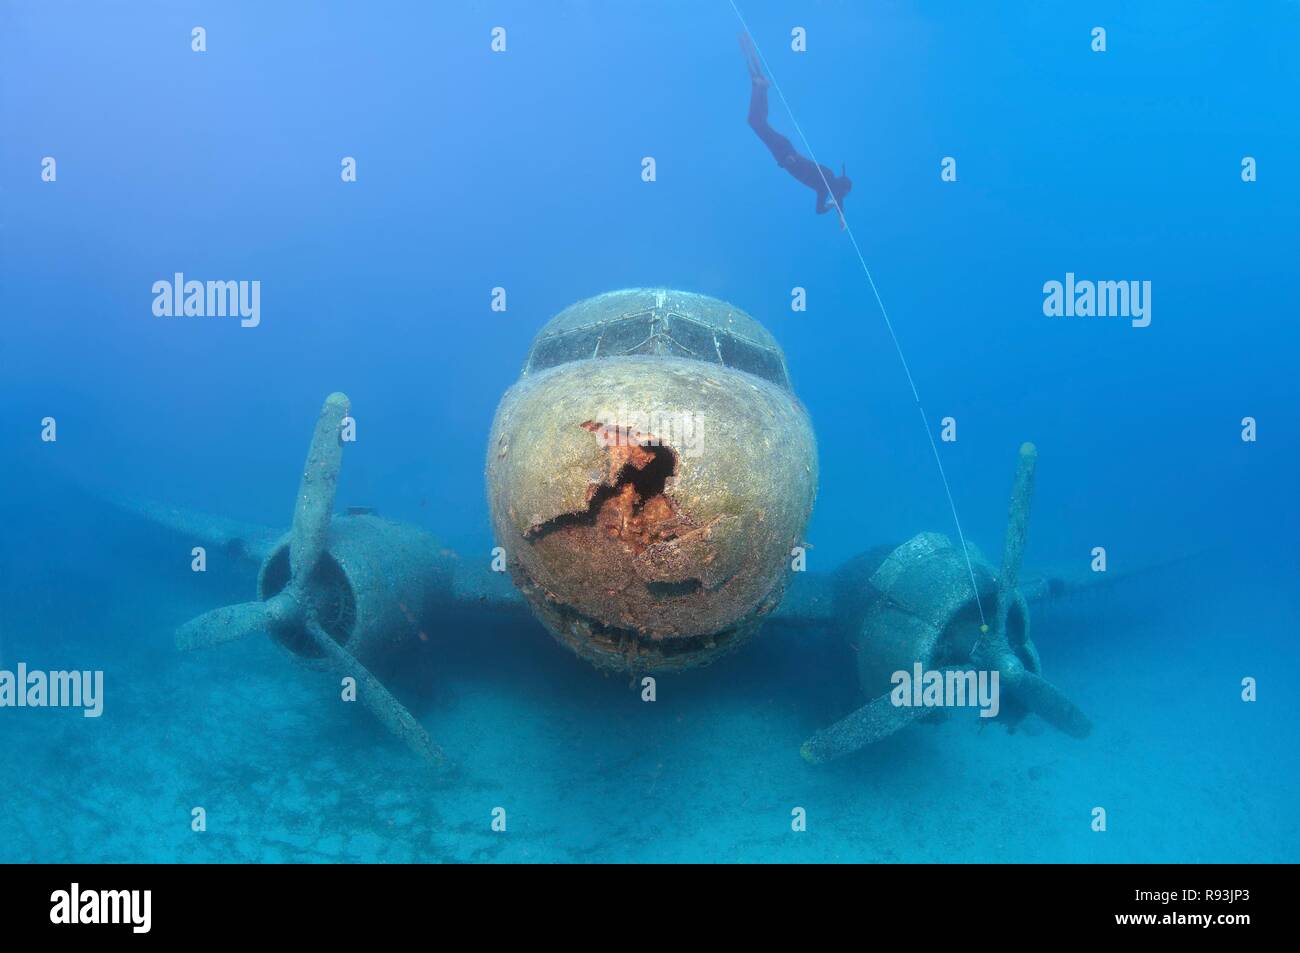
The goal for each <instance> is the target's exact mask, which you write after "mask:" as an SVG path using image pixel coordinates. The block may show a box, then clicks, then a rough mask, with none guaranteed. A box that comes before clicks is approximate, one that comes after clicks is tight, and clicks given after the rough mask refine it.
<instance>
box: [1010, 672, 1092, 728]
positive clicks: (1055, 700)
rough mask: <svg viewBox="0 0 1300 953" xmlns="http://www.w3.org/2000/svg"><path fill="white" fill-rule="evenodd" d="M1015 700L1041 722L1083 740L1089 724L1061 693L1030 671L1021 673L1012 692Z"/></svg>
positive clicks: (1086, 717) (1081, 713)
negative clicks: (1019, 701) (1021, 703)
mask: <svg viewBox="0 0 1300 953" xmlns="http://www.w3.org/2000/svg"><path fill="white" fill-rule="evenodd" d="M1012 691H1013V692H1014V693H1015V695H1016V697H1017V698H1018V699H1020V700H1021V701H1022V702H1024V703H1025V706H1026V707H1027V708H1028V709H1029V710H1030V711H1032V712H1033V713H1034V714H1036V715H1038V717H1040V718H1042V719H1043V721H1045V722H1047V723H1048V724H1049V725H1051V726H1052V727H1054V728H1058V729H1060V730H1061V731H1063V732H1065V733H1066V734H1067V735H1070V736H1071V737H1072V738H1086V737H1088V735H1089V734H1091V732H1092V721H1091V720H1089V718H1088V716H1087V715H1085V714H1084V713H1083V712H1082V711H1081V710H1080V709H1079V707H1078V706H1077V705H1075V704H1074V702H1072V701H1070V699H1068V698H1066V697H1065V695H1063V694H1062V693H1061V690H1060V689H1059V688H1057V687H1056V686H1055V685H1053V684H1052V683H1051V682H1049V681H1048V680H1047V679H1045V678H1043V677H1042V676H1041V675H1035V674H1034V673H1033V672H1022V673H1021V674H1020V676H1019V677H1018V678H1017V679H1016V682H1015V687H1014V688H1013V689H1012Z"/></svg>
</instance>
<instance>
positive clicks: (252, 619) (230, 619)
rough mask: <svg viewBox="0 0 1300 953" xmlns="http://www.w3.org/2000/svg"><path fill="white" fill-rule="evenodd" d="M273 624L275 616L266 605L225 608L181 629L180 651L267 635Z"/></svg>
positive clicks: (177, 641) (199, 617)
mask: <svg viewBox="0 0 1300 953" xmlns="http://www.w3.org/2000/svg"><path fill="white" fill-rule="evenodd" d="M270 624H271V615H270V613H269V612H268V611H267V606H266V603H265V602H241V603H239V604H238V605H233V606H222V607H221V608H220V609H213V610H212V611H211V612H205V613H203V615H201V616H197V617H196V618H193V619H190V621H189V622H186V623H185V624H184V625H183V626H181V627H180V628H179V629H177V630H176V647H177V648H179V649H184V650H186V651H188V650H189V649H199V648H207V647H209V646H212V645H220V644H221V643H223V642H234V641H235V640H236V639H242V638H243V637H244V636H246V635H252V634H253V633H254V632H265V631H266V630H267V629H268V628H269V627H270Z"/></svg>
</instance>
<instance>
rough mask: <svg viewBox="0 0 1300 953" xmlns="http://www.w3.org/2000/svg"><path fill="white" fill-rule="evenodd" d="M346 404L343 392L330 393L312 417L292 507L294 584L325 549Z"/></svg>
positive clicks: (300, 582)
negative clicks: (313, 419)
mask: <svg viewBox="0 0 1300 953" xmlns="http://www.w3.org/2000/svg"><path fill="white" fill-rule="evenodd" d="M349 409H350V405H349V403H348V398H347V395H346V394H340V393H333V394H330V395H329V396H328V397H326V398H325V404H324V406H322V407H321V409H320V417H318V418H317V419H316V430H315V431H314V432H313V433H312V435H311V446H310V447H309V448H308V449H307V463H306V465H305V466H304V467H303V471H302V482H301V483H299V484H298V502H297V503H296V504H295V506H294V510H293V535H292V538H291V540H290V543H289V569H290V572H291V573H292V574H293V579H294V582H295V584H297V585H299V586H301V585H303V584H305V583H306V581H307V577H308V576H309V575H311V571H312V569H314V568H315V566H316V563H317V562H318V561H319V560H320V557H321V555H322V554H323V553H324V552H325V547H326V544H327V541H328V537H329V528H330V514H331V513H332V512H333V510H334V491H335V490H336V489H337V488H338V482H339V467H340V466H342V464H343V441H342V440H341V439H340V433H339V430H340V428H341V427H342V426H343V418H345V417H346V416H347V415H348V411H349Z"/></svg>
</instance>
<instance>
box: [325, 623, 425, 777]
mask: <svg viewBox="0 0 1300 953" xmlns="http://www.w3.org/2000/svg"><path fill="white" fill-rule="evenodd" d="M307 631H308V632H309V633H311V637H312V638H313V639H314V640H315V642H316V644H317V645H318V646H319V647H320V648H321V650H322V651H323V652H324V653H325V655H326V657H327V658H328V659H329V660H330V661H331V662H333V663H334V667H335V669H336V670H337V671H338V673H339V674H340V675H350V676H352V677H353V678H355V679H356V680H357V683H358V689H359V691H358V695H359V697H360V699H361V702H362V704H364V705H365V706H366V707H367V708H369V709H370V712H371V714H373V715H374V716H375V717H376V718H378V719H379V720H380V721H381V722H383V724H384V727H385V728H387V729H388V730H389V731H391V732H392V733H393V734H394V735H396V736H397V737H398V738H400V739H401V740H402V741H404V742H405V743H406V746H407V747H408V748H410V749H411V750H412V751H414V752H415V753H416V754H417V755H419V756H420V758H422V759H423V760H424V761H425V762H426V763H428V764H430V765H432V766H433V767H435V768H438V769H443V768H445V767H446V766H447V758H446V756H445V755H444V754H443V753H442V749H441V748H439V747H438V746H437V745H436V744H434V743H433V739H432V738H430V737H429V733H428V732H427V731H425V730H424V727H423V726H422V725H421V724H420V723H419V722H418V721H416V720H415V716H414V715H412V714H411V713H410V712H409V711H407V710H406V706H405V705H403V704H402V703H401V702H399V701H398V700H397V699H396V698H394V697H393V695H392V692H390V691H389V690H388V689H386V688H385V687H384V686H383V684H382V683H381V682H380V681H379V679H377V678H375V676H373V675H371V674H370V672H369V670H368V669H367V668H366V667H365V666H364V665H362V664H361V663H360V662H359V661H358V660H357V659H356V658H355V657H354V656H353V655H352V653H350V652H349V651H348V650H347V649H345V648H343V646H341V645H339V644H338V643H337V642H335V641H334V640H333V639H332V638H330V636H329V634H328V633H326V632H325V630H324V629H322V628H321V627H320V625H319V624H317V622H316V621H315V620H314V619H309V620H308V621H307Z"/></svg>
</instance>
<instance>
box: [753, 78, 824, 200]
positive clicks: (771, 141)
mask: <svg viewBox="0 0 1300 953" xmlns="http://www.w3.org/2000/svg"><path fill="white" fill-rule="evenodd" d="M751 87H752V88H751V89H750V94H749V126H750V128H751V129H753V130H754V132H755V133H757V134H758V138H760V139H762V140H763V145H765V146H767V148H768V151H770V152H771V153H772V156H773V158H775V159H776V164H777V165H779V166H781V168H783V169H785V171H787V172H789V173H790V174H791V175H792V176H794V177H795V178H796V179H797V180H798V181H800V182H802V183H803V184H804V185H806V186H808V188H810V189H812V190H813V191H815V192H816V193H817V214H818V215H821V214H823V213H825V212H827V211H829V210H830V209H833V208H834V207H835V203H834V202H828V201H827V199H829V198H830V194H829V193H828V192H827V190H826V185H827V183H831V184H834V183H835V181H836V178H835V173H834V172H832V171H831V170H830V169H828V168H826V166H824V165H821V164H819V163H816V162H813V161H812V160H811V159H806V158H804V157H803V156H801V155H800V154H799V152H798V150H797V149H795V147H794V143H792V142H791V141H790V140H789V139H787V138H786V137H785V136H783V135H781V134H780V133H779V132H777V131H776V130H775V129H773V128H772V127H771V126H769V125H768V124H767V87H766V86H764V85H763V84H762V83H752V84H751ZM840 198H841V196H836V199H837V200H839V199H840Z"/></svg>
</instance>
